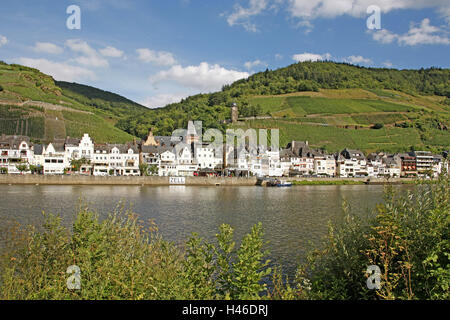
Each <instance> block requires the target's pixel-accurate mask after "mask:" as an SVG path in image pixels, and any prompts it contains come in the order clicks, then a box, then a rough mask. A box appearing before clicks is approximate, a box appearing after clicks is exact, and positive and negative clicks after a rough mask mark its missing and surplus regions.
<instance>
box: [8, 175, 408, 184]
mask: <svg viewBox="0 0 450 320" xmlns="http://www.w3.org/2000/svg"><path fill="white" fill-rule="evenodd" d="M183 180H184V181H183ZM183 180H182V181H181V183H180V181H176V182H174V181H171V179H170V178H169V177H155V176H152V177H131V176H130V177H94V176H80V175H71V176H66V175H64V176H42V175H0V184H7V185H9V184H10V185H119V186H139V185H141V186H169V185H177V184H181V185H186V186H255V185H256V183H257V179H256V177H252V178H237V177H185V178H184V179H183ZM283 180H286V181H290V182H292V183H293V185H362V184H411V183H413V182H414V180H413V179H398V178H394V179H389V180H386V179H370V181H369V182H367V178H283Z"/></svg>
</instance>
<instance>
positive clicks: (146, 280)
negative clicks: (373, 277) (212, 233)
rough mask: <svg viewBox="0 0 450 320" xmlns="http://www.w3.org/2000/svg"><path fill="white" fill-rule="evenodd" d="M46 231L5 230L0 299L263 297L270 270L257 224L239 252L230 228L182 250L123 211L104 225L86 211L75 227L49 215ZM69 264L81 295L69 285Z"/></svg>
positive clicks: (188, 245)
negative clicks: (212, 241) (78, 276)
mask: <svg viewBox="0 0 450 320" xmlns="http://www.w3.org/2000/svg"><path fill="white" fill-rule="evenodd" d="M42 229H43V230H42V231H40V232H38V231H37V230H36V229H35V228H29V229H26V230H22V229H17V228H15V229H13V230H9V232H4V233H3V234H4V235H7V236H8V239H6V240H5V243H6V247H5V249H4V252H3V253H2V256H1V259H0V268H1V272H0V299H14V300H15V299H132V300H134V299H158V300H159V299H225V298H232V299H244V298H245V299H250V298H251V299H258V298H259V297H260V294H261V293H263V291H264V290H265V289H266V287H265V285H264V284H262V278H263V277H265V276H266V275H268V274H269V273H270V269H269V268H267V267H266V266H267V263H268V261H265V260H264V256H265V252H264V251H263V250H262V247H263V241H262V227H261V225H260V224H259V225H257V226H255V227H254V228H253V229H252V232H251V233H250V234H249V235H247V236H245V237H244V239H243V240H242V244H241V246H240V247H239V248H238V249H237V250H236V249H235V243H234V242H233V229H232V228H231V227H230V226H228V225H223V226H221V227H220V232H219V233H218V234H217V240H218V244H217V245H214V244H210V243H206V242H205V241H204V240H202V239H200V238H198V236H196V235H193V236H192V238H191V239H190V240H189V241H188V242H187V243H186V249H185V250H182V249H180V248H179V247H176V246H175V245H174V244H172V243H170V242H167V241H164V240H163V239H162V238H161V237H160V236H159V235H158V232H157V228H156V227H154V225H152V226H151V227H150V228H149V229H144V227H143V226H142V224H140V223H139V222H138V220H137V216H136V215H135V214H134V213H132V212H131V211H125V210H123V209H120V210H117V212H115V213H113V214H111V215H110V216H109V217H108V218H107V219H105V220H104V221H103V222H100V221H99V219H98V216H97V215H96V214H95V213H93V212H92V211H90V210H88V209H87V208H81V209H80V211H79V213H78V215H77V218H76V221H75V222H74V224H73V226H72V228H70V229H69V228H67V227H64V226H63V225H62V223H61V218H59V217H56V216H53V215H46V216H45V223H44V225H43V228H42ZM72 265H76V266H78V267H79V268H80V270H81V290H74V291H71V290H69V289H68V288H67V285H66V283H67V278H68V277H69V275H68V274H66V270H67V268H68V267H69V266H72Z"/></svg>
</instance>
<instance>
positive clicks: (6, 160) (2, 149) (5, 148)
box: [0, 135, 33, 174]
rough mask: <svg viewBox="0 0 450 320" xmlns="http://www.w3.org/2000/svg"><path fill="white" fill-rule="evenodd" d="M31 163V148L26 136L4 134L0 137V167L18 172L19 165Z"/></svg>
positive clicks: (10, 171)
mask: <svg viewBox="0 0 450 320" xmlns="http://www.w3.org/2000/svg"><path fill="white" fill-rule="evenodd" d="M32 163H33V150H32V146H31V143H30V140H29V138H28V137H23V136H6V135H2V136H1V137H0V168H4V169H6V170H7V171H8V173H13V174H14V173H20V171H19V170H18V169H17V166H19V165H27V166H29V165H30V164H32Z"/></svg>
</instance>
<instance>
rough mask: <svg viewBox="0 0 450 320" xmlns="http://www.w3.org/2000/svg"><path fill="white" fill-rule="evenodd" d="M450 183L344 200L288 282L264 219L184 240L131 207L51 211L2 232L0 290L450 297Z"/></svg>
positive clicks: (134, 296)
mask: <svg viewBox="0 0 450 320" xmlns="http://www.w3.org/2000/svg"><path fill="white" fill-rule="evenodd" d="M449 192H450V189H449V180H448V179H447V177H443V176H442V177H441V178H440V180H439V181H438V182H436V183H422V184H418V185H417V186H416V187H415V189H414V190H412V191H411V192H409V193H408V194H407V195H401V194H397V193H395V192H394V191H393V190H392V189H388V190H386V194H385V201H384V203H382V204H380V205H378V206H377V208H376V215H375V217H374V218H368V219H363V218H361V216H357V215H355V214H352V212H351V210H349V209H348V208H347V207H346V206H344V212H345V215H344V216H343V218H342V221H340V222H335V223H333V224H330V228H329V233H328V236H327V237H326V239H325V241H324V243H323V246H322V247H321V248H318V250H316V251H311V253H310V255H309V258H308V259H307V263H305V264H303V265H301V266H299V268H298V270H297V272H296V274H295V276H293V275H291V277H290V278H289V279H288V281H286V278H285V276H283V274H282V272H281V270H282V269H281V266H277V263H276V261H275V262H270V261H268V260H267V254H268V252H266V249H265V246H266V244H265V242H264V240H263V239H264V237H263V229H262V226H261V224H258V225H256V226H254V227H253V228H252V230H251V232H250V233H249V234H248V235H246V236H245V237H244V238H243V239H242V241H240V245H239V246H238V245H237V244H236V242H235V240H234V237H233V229H232V228H231V227H230V226H228V225H222V226H221V227H220V228H219V232H218V233H217V235H216V241H215V242H208V241H206V240H204V239H201V238H199V237H198V236H197V235H195V234H193V235H192V237H191V238H190V239H189V240H188V241H187V242H186V243H185V244H184V246H181V247H180V246H175V245H174V244H173V243H170V242H167V241H165V240H164V239H162V238H161V236H160V235H158V231H157V228H156V227H155V226H154V225H151V227H150V228H149V229H144V227H143V225H142V224H141V223H139V221H138V218H137V216H136V215H135V214H133V213H132V212H129V211H128V212H127V211H123V210H119V212H118V213H115V214H111V215H110V216H109V218H107V219H105V220H104V221H100V220H99V218H98V215H97V214H95V213H93V212H92V211H91V210H89V209H87V208H80V211H79V213H78V216H77V218H76V221H75V222H74V224H73V226H72V228H67V227H65V226H63V225H62V223H61V218H58V217H55V216H52V215H48V216H47V219H46V221H45V223H44V225H43V227H42V228H40V230H41V231H37V230H36V229H35V228H29V229H27V230H23V229H22V228H19V227H11V228H10V229H9V230H2V232H1V233H0V235H1V236H2V237H1V238H0V240H2V243H1V244H2V246H0V248H1V249H3V252H2V253H1V252H0V253H1V254H0V299H11V300H15V299H62V300H64V299H111V300H112V299H114V300H115V299H126V300H127V299H131V300H145V299H157V300H158V299H184V300H191V299H194V300H195V299H205V300H210V299H233V300H235V299H237V300H240V299H246V300H248V299H252V300H253V299H261V298H262V299H333V300H334V299H336V300H347V299H348V300H366V299H368V300H372V299H438V300H448V299H449V298H450V296H449V293H450V290H449V289H450V264H449V262H450V259H449V250H450V238H449V236H450V215H449V212H450V203H449V199H450V194H449ZM370 216H371V217H373V215H370ZM1 227H2V228H5V227H6V226H5V225H3V226H1ZM73 265H76V266H77V267H78V268H79V270H80V271H81V274H80V277H81V278H80V280H81V283H80V289H79V290H70V289H68V287H67V283H68V277H69V275H68V274H67V273H66V270H67V269H68V267H69V266H73ZM368 266H378V267H379V271H380V274H379V275H380V288H379V289H378V290H371V289H370V288H369V287H368V286H367V283H368V282H367V280H368V279H367V277H368V274H367V269H368ZM72 270H74V269H72ZM270 278H271V279H272V281H271V282H272V283H271V284H270V285H267V284H268V283H267V279H270ZM69 280H70V279H69ZM370 282H371V280H370ZM70 283H71V284H74V282H73V281H70ZM371 283H372V282H371ZM75 284H76V282H75Z"/></svg>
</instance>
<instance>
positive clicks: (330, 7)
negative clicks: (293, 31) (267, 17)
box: [288, 0, 448, 20]
mask: <svg viewBox="0 0 450 320" xmlns="http://www.w3.org/2000/svg"><path fill="white" fill-rule="evenodd" d="M288 2H289V7H288V11H289V12H290V13H291V15H292V16H294V17H297V18H302V19H307V20H308V19H315V18H335V17H338V16H342V15H350V16H353V17H362V16H365V15H366V14H367V11H366V10H367V8H368V7H369V6H371V5H376V6H378V7H380V9H381V11H382V12H383V13H387V12H390V11H393V10H404V9H424V8H435V9H436V10H437V11H438V12H440V13H441V14H442V15H445V14H448V9H446V8H448V0H431V1H430V0H288Z"/></svg>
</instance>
